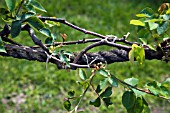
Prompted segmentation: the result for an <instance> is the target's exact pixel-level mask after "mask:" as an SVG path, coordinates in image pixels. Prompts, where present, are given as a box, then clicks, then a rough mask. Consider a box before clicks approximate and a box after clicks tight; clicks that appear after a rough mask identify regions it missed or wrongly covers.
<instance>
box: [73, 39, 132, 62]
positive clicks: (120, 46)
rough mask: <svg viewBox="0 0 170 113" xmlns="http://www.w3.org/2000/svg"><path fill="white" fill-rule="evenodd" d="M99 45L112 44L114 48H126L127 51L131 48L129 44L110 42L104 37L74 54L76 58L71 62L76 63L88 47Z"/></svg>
mask: <svg viewBox="0 0 170 113" xmlns="http://www.w3.org/2000/svg"><path fill="white" fill-rule="evenodd" d="M101 45H109V46H113V47H116V48H120V49H124V50H127V51H129V50H130V49H131V47H129V46H125V45H121V44H116V43H112V42H109V41H108V40H106V39H102V40H101V41H99V42H96V43H93V44H91V45H89V46H87V47H86V48H84V49H83V50H82V51H81V52H80V53H79V54H78V55H77V56H76V58H75V59H74V61H73V63H75V64H76V63H77V62H78V60H79V59H80V58H81V57H82V55H83V54H85V53H86V52H87V51H88V50H90V49H92V48H94V47H97V46H101Z"/></svg>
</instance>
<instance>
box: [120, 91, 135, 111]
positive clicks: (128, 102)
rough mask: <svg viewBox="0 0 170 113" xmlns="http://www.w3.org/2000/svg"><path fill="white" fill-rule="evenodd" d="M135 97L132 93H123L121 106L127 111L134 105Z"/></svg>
mask: <svg viewBox="0 0 170 113" xmlns="http://www.w3.org/2000/svg"><path fill="white" fill-rule="evenodd" d="M135 101H136V96H135V94H134V93H133V92H132V91H126V92H124V94H123V96H122V104H123V106H124V107H125V108H126V109H127V110H129V109H131V108H132V107H133V106H134V105H135Z"/></svg>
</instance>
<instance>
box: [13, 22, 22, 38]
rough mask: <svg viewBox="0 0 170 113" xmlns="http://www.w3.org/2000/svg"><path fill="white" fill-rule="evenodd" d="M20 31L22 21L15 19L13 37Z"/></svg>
mask: <svg viewBox="0 0 170 113" xmlns="http://www.w3.org/2000/svg"><path fill="white" fill-rule="evenodd" d="M20 31H21V21H20V20H16V21H13V22H12V26H11V37H12V38H15V37H17V36H18V35H19V33H20Z"/></svg>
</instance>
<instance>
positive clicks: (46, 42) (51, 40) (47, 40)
mask: <svg viewBox="0 0 170 113" xmlns="http://www.w3.org/2000/svg"><path fill="white" fill-rule="evenodd" d="M52 43H53V39H52V38H51V37H48V38H46V39H45V44H52Z"/></svg>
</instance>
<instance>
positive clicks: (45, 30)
mask: <svg viewBox="0 0 170 113" xmlns="http://www.w3.org/2000/svg"><path fill="white" fill-rule="evenodd" d="M39 32H40V33H41V34H43V35H45V36H47V37H51V31H50V30H49V29H47V28H42V29H40V30H39Z"/></svg>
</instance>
